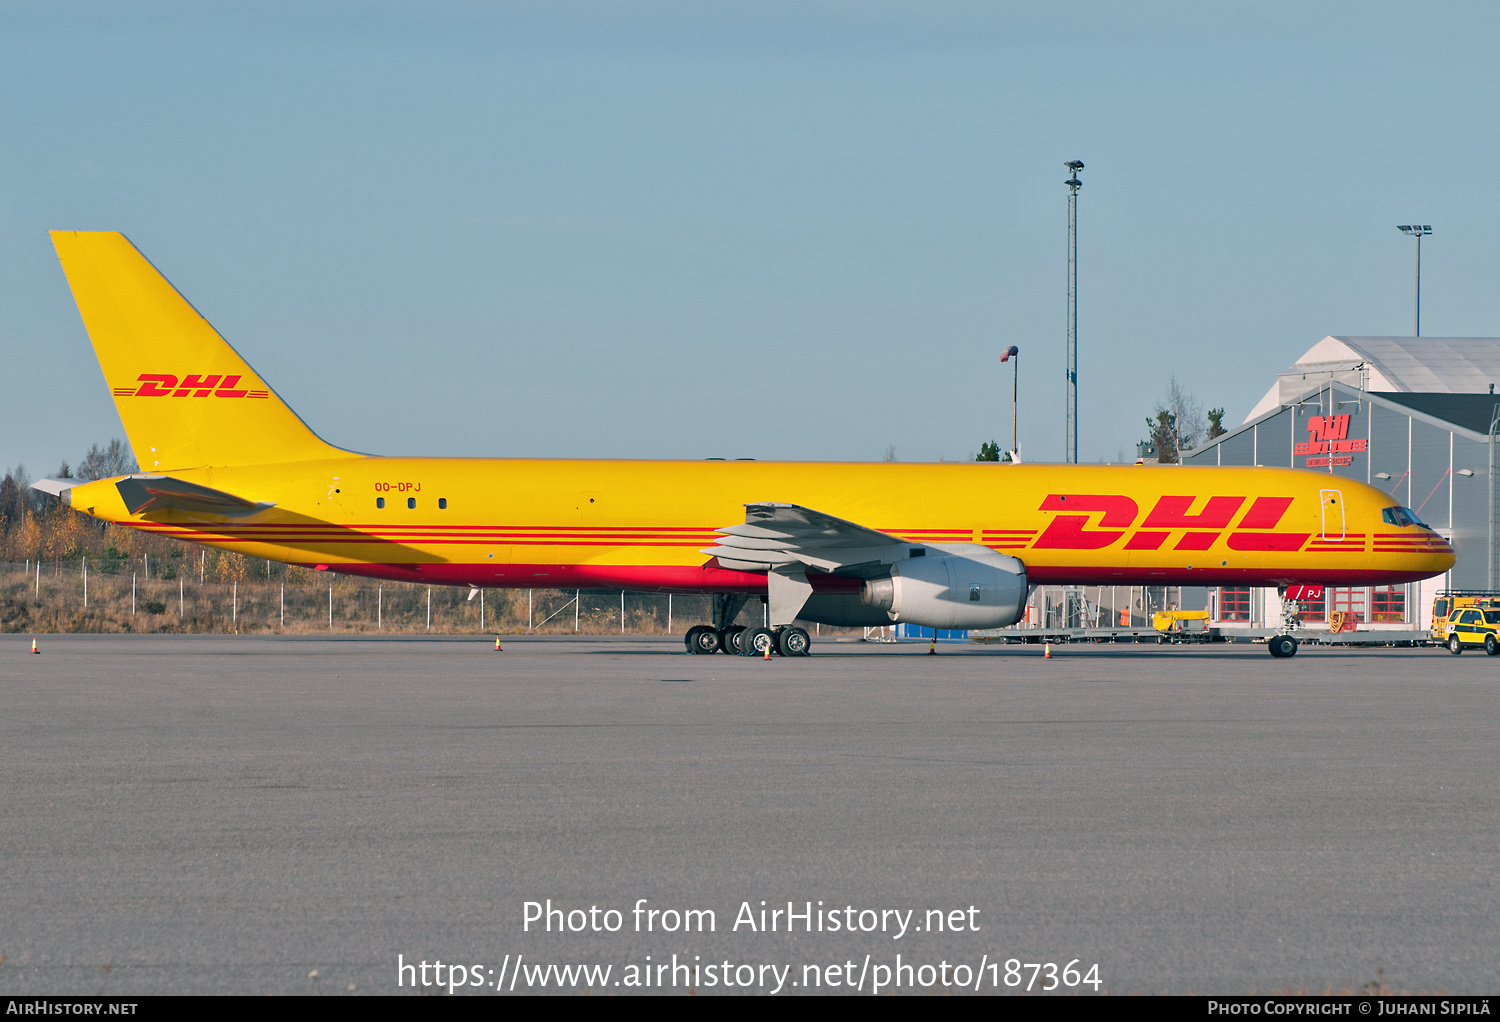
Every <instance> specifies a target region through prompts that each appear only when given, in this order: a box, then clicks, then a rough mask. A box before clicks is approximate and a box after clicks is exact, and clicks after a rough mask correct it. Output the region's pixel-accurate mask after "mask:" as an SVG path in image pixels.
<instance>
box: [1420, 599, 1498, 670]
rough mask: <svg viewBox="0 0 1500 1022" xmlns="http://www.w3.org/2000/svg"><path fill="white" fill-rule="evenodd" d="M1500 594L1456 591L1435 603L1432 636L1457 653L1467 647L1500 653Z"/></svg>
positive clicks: (1494, 654)
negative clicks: (1498, 635) (1498, 634)
mask: <svg viewBox="0 0 1500 1022" xmlns="http://www.w3.org/2000/svg"><path fill="white" fill-rule="evenodd" d="M1497 631H1500V593H1493V592H1474V591H1460V590H1454V591H1449V592H1444V593H1439V594H1438V595H1437V598H1436V599H1435V600H1433V602H1432V638H1433V640H1434V641H1435V642H1437V643H1438V644H1439V645H1442V646H1445V647H1447V650H1448V652H1449V653H1452V654H1453V655H1454V656H1457V655H1458V654H1460V653H1462V652H1463V651H1464V649H1465V648H1466V647H1467V648H1469V649H1479V648H1481V647H1483V649H1484V651H1485V652H1486V653H1488V654H1489V655H1490V656H1500V637H1497V635H1496V632H1497Z"/></svg>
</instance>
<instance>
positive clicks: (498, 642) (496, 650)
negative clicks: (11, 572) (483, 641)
mask: <svg viewBox="0 0 1500 1022" xmlns="http://www.w3.org/2000/svg"><path fill="white" fill-rule="evenodd" d="M495 652H496V653H502V652H504V650H502V649H501V648H500V636H498V635H497V636H495Z"/></svg>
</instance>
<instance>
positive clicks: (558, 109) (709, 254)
mask: <svg viewBox="0 0 1500 1022" xmlns="http://www.w3.org/2000/svg"><path fill="white" fill-rule="evenodd" d="M1497 29H1500V14H1497V13H1496V8H1494V7H1493V6H1492V5H1479V4H1435V5H1423V6H1421V7H1418V6H1416V5H1396V4H1380V3H1374V4H1371V3H1363V4H1331V3H1330V4H1318V5H1308V4H1304V3H1299V4H1290V3H1286V4H1267V3H1257V4H1254V5H1249V4H1247V5H1242V6H1240V7H1238V8H1227V7H1226V6H1225V5H1203V4H1186V3H1182V4H1167V3H1161V4H1128V3H1075V4H1070V5H1043V4H1004V3H973V4H959V3H949V4H944V3H923V4H915V3H913V4H882V3H852V2H850V3H818V2H803V3H761V4H698V3H693V4H689V3H635V4H632V3H573V4H569V3H535V4H503V3H502V4H477V3H475V4H455V3H448V4H444V3H424V4H421V5H417V4H326V3H324V4H319V3H298V4H276V3H264V2H263V3H254V4H214V5H203V4H135V5H129V6H128V7H126V6H123V5H117V4H113V3H100V4H16V3H0V94H3V95H5V96H6V97H7V99H6V102H5V103H4V104H0V131H3V138H4V140H5V145H4V147H3V149H0V154H3V156H0V158H3V161H4V162H3V170H4V180H5V183H6V187H5V188H4V189H3V191H0V347H3V353H4V361H3V365H4V366H5V383H6V386H5V387H4V391H3V393H4V395H5V398H4V405H3V407H4V411H3V413H0V423H3V424H0V466H5V465H15V464H17V463H21V462H24V463H26V465H27V466H28V468H29V469H30V470H31V471H32V472H33V474H41V473H42V472H50V471H52V470H53V469H55V468H56V467H57V463H58V462H59V461H61V460H62V459H64V458H66V459H68V460H70V461H76V460H77V458H78V457H80V456H81V454H82V453H83V451H84V450H86V449H87V448H88V446H89V444H91V443H93V442H96V441H107V440H108V439H109V438H110V437H111V436H118V435H121V432H122V431H121V428H120V425H119V421H118V419H117V417H116V416H115V413H114V410H113V407H112V405H111V403H110V400H109V397H108V394H107V391H106V390H105V387H104V384H103V380H102V377H101V376H100V373H99V370H98V367H97V363H95V362H94V360H93V356H92V352H91V351H90V349H89V347H88V344H87V340H86V337H85V334H84V332H83V329H82V325H81V323H80V321H79V319H78V315H77V312H76V309H75V308H74V306H73V304H72V300H71V297H70V295H69V293H68V291H67V287H66V283H65V281H64V279H63V276H62V273H61V271H60V269H59V267H58V265H57V261H56V258H55V256H54V255H53V253H52V251H51V247H50V244H49V242H48V240H47V237H46V231H47V230H48V229H49V228H56V227H67V228H83V229H94V230H121V231H124V232H125V233H126V234H128V235H129V236H130V237H131V238H132V240H134V241H135V243H136V244H137V245H138V246H139V247H140V248H141V249H142V250H143V251H144V252H145V253H146V254H147V256H148V257H149V258H151V259H152V260H153V261H154V262H155V263H156V264H157V266H158V267H160V268H161V269H162V270H163V271H164V272H165V273H166V274H167V275H168V276H169V277H170V278H171V279H172V280H173V282H174V283H175V284H176V285H177V286H178V287H179V289H181V290H182V291H183V292H184V294H186V295H187V297H188V298H189V299H190V300H191V301H192V302H193V303H194V304H195V305H196V306H197V307H198V309H199V310H200V311H202V312H203V313H204V314H205V315H206V316H207V317H208V318H209V320H210V321H211V322H213V323H214V324H215V325H216V326H217V327H218V328H219V330H220V332H221V333H223V334H224V335H225V337H226V338H227V339H228V340H229V341H230V342H231V343H232V344H234V345H235V346H236V347H237V348H238V349H239V350H240V351H241V353H242V354H244V355H245V357H246V358H247V359H248V360H249V361H250V362H251V364H252V365H254V366H255V367H256V368H257V369H258V370H259V371H260V372H261V374H262V375H263V376H265V377H266V379H267V380H268V381H269V382H270V383H271V385H272V386H274V387H275V388H276V389H277V390H278V391H279V392H280V393H281V395H282V396H283V397H285V398H286V399H287V400H288V401H289V402H290V403H291V404H292V406H293V407H294V408H296V409H297V410H298V412H299V413H301V415H302V416H303V418H304V419H306V420H307V421H308V423H309V424H310V425H311V426H312V427H313V428H314V429H316V430H317V431H318V432H319V433H320V434H321V435H323V436H324V437H325V438H326V439H328V440H330V441H331V442H333V443H336V444H340V445H342V446H346V447H350V448H353V449H356V450H362V451H369V452H373V453H387V454H449V455H495V456H570V457H672V458H679V457H680V458H700V457H706V456H721V457H757V458H762V459H769V458H797V459H852V460H873V459H878V458H880V457H881V456H882V454H883V453H884V452H885V450H886V448H887V447H889V446H892V445H894V446H895V448H896V453H897V457H898V458H900V459H901V460H903V461H920V460H936V459H938V458H947V459H950V460H953V459H963V458H968V457H970V456H972V454H973V452H974V451H976V450H977V449H978V447H979V445H980V443H981V442H982V441H984V440H988V439H999V440H1000V441H1001V443H1002V445H1006V443H1007V441H1008V439H1009V428H1010V426H1009V423H1010V403H1009V399H1010V382H1011V381H1010V375H1009V369H1008V367H1005V366H1001V365H1000V364H999V363H998V356H999V353H1000V351H1002V350H1004V348H1005V347H1006V346H1008V345H1010V344H1016V345H1018V346H1019V347H1020V348H1021V351H1022V361H1021V369H1022V377H1021V384H1022V396H1021V443H1022V447H1023V450H1024V451H1025V453H1026V455H1027V459H1028V460H1057V459H1060V458H1061V456H1062V453H1063V444H1062V427H1063V422H1062V415H1063V404H1062V400H1063V340H1064V297H1065V292H1064V283H1065V280H1064V267H1065V263H1064V258H1065V227H1066V188H1065V187H1064V186H1063V183H1062V182H1063V179H1064V177H1065V176H1066V174H1065V172H1064V170H1063V167H1062V164H1063V161H1065V160H1068V159H1075V158H1076V159H1081V160H1083V161H1084V162H1085V163H1086V164H1087V169H1086V170H1085V171H1084V173H1083V178H1084V182H1085V184H1084V188H1083V191H1082V195H1081V197H1080V224H1081V226H1080V232H1079V234H1080V236H1079V252H1080V271H1079V289H1080V301H1079V321H1080V329H1079V336H1080V405H1081V409H1082V411H1081V435H1080V457H1081V459H1082V460H1086V461H1094V460H1114V459H1115V458H1116V457H1117V456H1118V455H1119V453H1120V452H1121V451H1122V450H1123V451H1124V452H1125V453H1127V454H1129V453H1130V451H1131V449H1132V446H1133V444H1134V442H1135V441H1136V440H1138V439H1140V438H1141V436H1142V435H1143V433H1144V422H1143V421H1142V420H1143V419H1144V418H1145V416H1146V415H1147V414H1148V413H1149V412H1150V410H1151V407H1152V405H1153V404H1154V402H1155V400H1156V398H1157V397H1158V396H1160V394H1161V392H1162V391H1163V390H1164V389H1165V382H1166V377H1167V376H1168V375H1169V374H1173V373H1175V374H1176V375H1177V377H1178V379H1179V380H1180V381H1182V382H1183V383H1184V384H1185V385H1186V386H1187V387H1188V389H1190V390H1191V391H1192V392H1193V393H1194V394H1196V395H1197V397H1198V398H1199V399H1200V400H1201V401H1202V402H1203V403H1204V404H1205V405H1223V406H1225V407H1226V408H1227V409H1228V413H1229V414H1228V421H1231V422H1238V421H1239V420H1240V419H1241V418H1243V417H1244V415H1245V413H1246V412H1247V411H1248V410H1249V408H1250V406H1251V405H1252V404H1253V403H1254V402H1255V401H1256V400H1257V399H1258V398H1259V397H1260V395H1261V394H1262V393H1263V392H1264V391H1265V389H1266V388H1267V387H1268V386H1269V384H1270V383H1271V382H1272V380H1273V378H1274V374H1275V372H1276V371H1277V370H1278V369H1280V368H1282V367H1283V366H1285V365H1286V364H1288V363H1289V362H1291V361H1293V360H1294V359H1295V358H1296V357H1297V356H1298V355H1300V354H1301V353H1302V351H1304V350H1305V349H1306V348H1308V347H1309V346H1310V345H1311V344H1313V343H1314V342H1315V341H1317V340H1318V339H1319V338H1321V337H1323V336H1325V335H1327V334H1330V333H1334V334H1389V333H1395V334H1400V333H1407V332H1409V331H1410V329H1411V304H1412V293H1411V292H1412V279H1411V278H1412V243H1411V242H1410V241H1409V240H1407V239H1405V238H1402V237H1401V236H1400V235H1399V234H1398V232H1397V231H1396V229H1395V225H1396V224H1397V223H1407V222H1411V221H1413V220H1416V221H1419V222H1423V223H1430V224H1432V225H1433V227H1434V232H1435V235H1434V237H1433V238H1432V239H1430V241H1429V242H1428V244H1427V245H1425V246H1424V249H1423V332H1424V333H1426V334H1431V335H1460V336H1463V335H1486V336H1488V335H1496V334H1500V293H1497V290H1496V288H1495V287H1494V284H1493V282H1494V280H1495V277H1496V271H1497V269H1500V244H1497V236H1496V230H1495V227H1496V219H1497V218H1496V213H1497V210H1496V201H1495V198H1494V194H1493V190H1492V189H1490V188H1489V187H1488V183H1489V182H1488V178H1489V174H1490V173H1491V172H1492V170H1491V168H1492V167H1493V166H1494V165H1495V162H1496V160H1495V156H1496V153H1495V152H1494V150H1495V149H1496V147H1497V144H1500V142H1497V140H1500V132H1497V130H1496V127H1497V125H1496V120H1497V117H1496V99H1497V97H1500V81H1497V77H1500V75H1497V71H1496V70H1495V68H1496V62H1495V61H1494V60H1493V57H1492V52H1491V51H1492V48H1493V41H1494V39H1495V38H1496V35H1497V31H1496V30H1497Z"/></svg>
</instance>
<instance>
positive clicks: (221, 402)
mask: <svg viewBox="0 0 1500 1022" xmlns="http://www.w3.org/2000/svg"><path fill="white" fill-rule="evenodd" d="M52 244H53V246H54V247H55V248H56V249H57V256H58V259H59V260H60V261H61V262H62V267H63V272H64V273H65V274H67V277H68V285H69V287H71V288H72V289H73V299H74V301H76V302H77V303H78V311H79V313H80V314H81V315H82V316H83V324H84V326H85V328H87V330H88V333H89V339H90V340H91V341H92V342H93V345H94V354H95V355H96V356H98V358H99V367H100V368H101V369H103V370H104V379H105V382H106V383H108V384H109V388H110V392H111V393H112V394H113V395H114V399H115V408H116V409H117V410H118V411H119V413H120V419H121V421H122V422H123V423H124V425H125V432H126V434H127V435H128V436H129V437H130V444H131V446H132V447H134V448H135V454H136V460H137V461H138V462H139V463H140V466H141V469H142V470H143V471H146V472H163V471H170V470H177V469H188V468H202V467H207V466H221V465H254V464H264V463H268V462H277V461H303V460H311V459H322V458H347V457H357V456H358V455H353V454H351V453H350V452H348V451H343V450H340V449H339V448H337V447H334V446H332V445H331V444H328V443H325V442H324V441H323V440H321V439H320V438H319V437H318V436H317V434H315V433H313V431H312V430H310V429H308V427H307V425H306V423H304V422H303V421H302V420H301V419H300V418H298V416H297V413H296V412H294V411H292V410H291V408H290V407H288V406H287V404H286V402H284V401H282V400H281V398H279V397H278V396H277V395H276V393H275V392H274V391H273V390H271V388H270V386H269V385H268V384H267V383H266V382H265V381H264V380H262V379H261V378H260V376H259V375H257V374H256V372H255V370H253V369H251V368H250V366H249V365H248V364H247V363H246V362H245V360H244V359H243V358H241V357H240V355H239V352H237V351H235V350H234V349H233V348H232V347H230V346H229V343H228V342H227V341H225V340H224V338H222V337H220V336H219V333H218V331H216V330H215V329H214V328H213V327H212V326H211V325H209V322H208V320H206V319H204V318H203V317H202V316H201V315H199V313H198V310H197V309H195V308H193V307H192V305H191V304H189V303H188V301H187V299H185V298H183V297H182V295H181V294H179V293H178V291H177V289H176V288H174V287H173V286H172V285H171V283H170V282H168V280H167V279H166V278H165V277H163V276H162V275H161V273H160V272H159V271H158V270H157V269H156V267H155V266H152V265H151V263H150V261H149V260H147V259H146V257H145V256H143V255H141V253H140V251H139V250H138V249H136V247H135V246H134V245H132V244H131V243H130V241H129V239H127V238H126V237H125V236H124V235H123V234H119V233H116V232H114V231H53V232H52Z"/></svg>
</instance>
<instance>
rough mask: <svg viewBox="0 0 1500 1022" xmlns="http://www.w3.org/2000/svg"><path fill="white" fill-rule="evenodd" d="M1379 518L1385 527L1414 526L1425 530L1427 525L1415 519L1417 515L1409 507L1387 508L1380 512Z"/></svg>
mask: <svg viewBox="0 0 1500 1022" xmlns="http://www.w3.org/2000/svg"><path fill="white" fill-rule="evenodd" d="M1380 518H1381V520H1382V521H1383V522H1385V524H1387V525H1395V526H1406V525H1416V526H1420V527H1421V528H1424V529H1425V528H1427V523H1426V522H1424V521H1422V519H1420V518H1418V517H1417V513H1416V512H1415V511H1413V510H1412V509H1411V508H1409V507H1388V508H1385V509H1384V510H1382V511H1381V512H1380Z"/></svg>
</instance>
